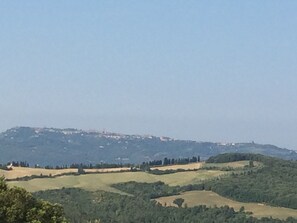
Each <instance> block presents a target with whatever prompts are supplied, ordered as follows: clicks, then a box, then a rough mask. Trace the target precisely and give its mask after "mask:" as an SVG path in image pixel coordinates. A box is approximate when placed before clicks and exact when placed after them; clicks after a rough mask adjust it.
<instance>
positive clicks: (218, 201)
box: [155, 191, 297, 219]
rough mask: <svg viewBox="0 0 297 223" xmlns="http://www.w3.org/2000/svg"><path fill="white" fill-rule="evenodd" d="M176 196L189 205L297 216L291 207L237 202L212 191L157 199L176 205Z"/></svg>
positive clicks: (270, 214)
mask: <svg viewBox="0 0 297 223" xmlns="http://www.w3.org/2000/svg"><path fill="white" fill-rule="evenodd" d="M176 198H183V199H184V200H185V202H184V204H187V206H188V207H194V206H198V205H206V206H209V207H214V206H217V207H221V206H224V205H228V206H229V207H233V208H234V209H235V210H237V211H239V209H240V208H241V207H244V208H245V211H248V212H252V213H253V216H255V217H257V218H260V217H272V218H279V219H286V218H288V217H294V218H297V210H294V209H290V208H282V207H271V206H268V205H264V204H259V203H244V202H237V201H233V200H230V199H227V198H225V197H222V196H220V195H218V194H216V193H214V192H212V191H189V192H185V193H182V194H181V195H175V196H169V197H161V198H158V199H155V200H156V201H158V202H159V203H160V204H162V205H165V204H166V205H167V206H176V205H175V204H173V201H174V200H175V199H176Z"/></svg>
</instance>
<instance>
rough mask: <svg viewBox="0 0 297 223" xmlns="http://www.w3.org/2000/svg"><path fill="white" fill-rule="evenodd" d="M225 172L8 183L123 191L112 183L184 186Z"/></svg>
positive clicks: (108, 175) (94, 176)
mask: <svg viewBox="0 0 297 223" xmlns="http://www.w3.org/2000/svg"><path fill="white" fill-rule="evenodd" d="M223 174H228V172H224V171H218V170H199V171H188V172H178V173H173V174H165V175H153V174H149V173H145V172H123V173H101V174H86V175H80V176H61V177H57V178H39V179H33V180H29V181H10V182H8V184H9V185H11V186H18V187H23V188H25V189H26V190H28V191H30V192H35V191H40V190H49V189H61V188H63V187H65V188H70V187H74V188H83V189H86V190H92V191H95V190H104V191H110V192H118V193H121V192H120V191H118V190H116V189H115V188H113V187H111V185H112V184H117V183H124V182H129V181H136V182H146V183H152V182H156V181H162V182H164V183H165V184H168V185H170V186H177V185H180V186H183V185H188V184H195V183H199V182H201V181H202V180H207V179H211V178H213V177H217V176H220V175H223Z"/></svg>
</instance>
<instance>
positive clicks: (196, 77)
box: [0, 0, 297, 150]
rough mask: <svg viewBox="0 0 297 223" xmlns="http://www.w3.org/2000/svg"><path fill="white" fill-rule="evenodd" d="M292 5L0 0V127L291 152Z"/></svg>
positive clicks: (295, 85)
mask: <svg viewBox="0 0 297 223" xmlns="http://www.w3.org/2000/svg"><path fill="white" fill-rule="evenodd" d="M296 11H297V1H293V0H291V1H290V0H288V1H281V0H279V1H275V0H262V1H258V0H251V1H235V0H230V1H221V0H217V1H215V0H212V1H209V0H205V1H202V0H201V1H196V0H187V1H182V0H180V1H179V0H163V1H157V0H135V1H130V0H125V1H113V0H105V1H104V0H101V1H97V0H88V1H77V0H65V1H60V0H51V1H45V0H26V1H0V131H5V130H6V129H8V128H12V127H15V126H32V127H57V128H67V127H71V128H79V129H86V130H89V129H96V130H106V131H110V132H120V133H127V134H152V135H157V136H170V137H173V138H177V139H191V140H197V141H212V142H251V141H255V142H258V143H267V144H275V145H277V146H280V147H282V148H289V149H296V150H297V137H296V133H297V41H296V40H297V28H296V27H297V13H296Z"/></svg>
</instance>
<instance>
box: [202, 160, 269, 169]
mask: <svg viewBox="0 0 297 223" xmlns="http://www.w3.org/2000/svg"><path fill="white" fill-rule="evenodd" d="M253 164H254V166H255V167H261V166H263V164H262V163H261V162H257V161H254V162H253ZM248 165H249V161H248V160H243V161H235V162H228V163H204V164H203V166H202V167H217V168H226V167H231V168H243V167H245V166H248Z"/></svg>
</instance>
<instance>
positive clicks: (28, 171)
mask: <svg viewBox="0 0 297 223" xmlns="http://www.w3.org/2000/svg"><path fill="white" fill-rule="evenodd" d="M248 164H249V162H248V161H237V162H230V163H204V162H201V163H190V164H184V165H169V166H160V167H152V168H151V169H152V170H155V169H158V170H178V169H182V170H196V169H200V168H202V167H218V168H222V167H232V168H241V167H244V166H246V165H248ZM254 164H255V166H257V165H260V164H259V163H257V162H254ZM129 170H130V168H128V167H123V168H104V169H84V171H85V172H86V173H110V172H122V171H129ZM65 173H77V169H76V168H73V169H70V168H69V169H58V170H56V169H44V168H28V167H13V170H11V171H4V170H0V176H4V177H5V178H6V179H16V178H18V177H19V178H20V177H26V176H32V175H37V176H40V175H43V176H50V175H51V176H56V175H61V174H65Z"/></svg>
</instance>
